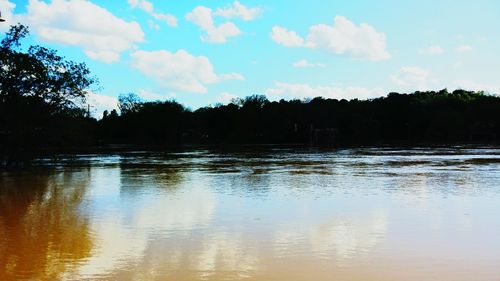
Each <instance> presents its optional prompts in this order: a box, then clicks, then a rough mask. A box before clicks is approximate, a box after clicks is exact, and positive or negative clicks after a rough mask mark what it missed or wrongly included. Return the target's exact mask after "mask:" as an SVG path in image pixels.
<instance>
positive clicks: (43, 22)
mask: <svg viewBox="0 0 500 281" xmlns="http://www.w3.org/2000/svg"><path fill="white" fill-rule="evenodd" d="M21 18H22V22H24V23H26V24H27V25H29V26H31V28H32V29H33V30H34V31H35V32H36V34H37V35H38V37H39V38H40V40H42V41H45V42H52V43H58V44H64V45H71V46H79V47H81V48H82V49H83V51H84V52H85V54H86V55H87V56H89V57H90V58H92V59H95V60H100V61H103V62H106V63H111V62H115V61H117V60H119V57H120V53H121V52H123V51H126V50H129V49H132V48H133V47H134V44H135V43H139V42H143V41H144V32H143V31H142V29H141V27H140V26H139V24H138V23H137V22H126V21H124V20H122V19H120V18H118V17H116V16H115V15H113V14H112V13H111V12H109V11H108V10H106V9H104V8H102V7H100V6H97V5H95V4H93V3H91V2H89V1H84V0H73V1H64V0H53V1H52V2H51V3H50V4H49V3H45V2H43V1H38V0H30V1H29V4H28V7H27V14H25V15H22V16H21Z"/></svg>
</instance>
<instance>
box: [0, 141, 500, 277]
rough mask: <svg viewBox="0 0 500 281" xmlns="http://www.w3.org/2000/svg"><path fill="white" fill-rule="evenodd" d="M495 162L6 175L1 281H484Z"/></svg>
mask: <svg viewBox="0 0 500 281" xmlns="http://www.w3.org/2000/svg"><path fill="white" fill-rule="evenodd" d="M477 159H480V160H477ZM486 159H488V160H486ZM498 159H500V153H497V151H496V150H492V149H487V150H467V149H462V150H460V151H459V152H458V153H457V152H455V153H453V151H452V150H449V149H444V150H437V151H436V150H435V151H426V150H418V149H417V150H397V149H387V150H377V149H360V150H343V151H321V153H318V152H317V151H310V150H298V151H297V150H277V151H276V150H273V149H269V150H265V151H263V152H261V153H258V152H257V153H256V152H250V151H242V152H238V151H234V152H231V153H227V152H219V151H211V150H198V151H194V152H193V153H190V152H186V153H179V152H177V153H154V154H150V153H129V154H123V155H114V156H109V157H103V156H95V155H90V156H82V157H80V158H76V159H72V160H71V162H70V160H68V162H67V163H66V164H64V165H62V166H60V167H58V168H56V169H50V170H44V171H40V172H36V173H35V172H30V173H24V174H19V173H17V174H9V173H4V174H2V177H1V178H0V203H1V204H0V280H16V279H34V280H57V279H74V280H80V279H90V280H177V281H178V280H326V279H331V276H336V277H338V278H340V279H345V280H367V279H370V280H371V279H373V278H375V279H380V280H430V279H436V278H437V277H440V278H442V279H446V280H475V279H481V280H494V278H496V277H497V276H499V275H500V270H499V269H498V268H497V265H498V264H499V263H500V254H498V253H500V242H499V241H498V239H497V237H500V227H499V226H498V223H496V222H497V218H496V216H495V215H494V214H496V213H498V211H500V207H499V205H498V200H499V199H500V188H499V187H498V182H499V180H500V175H499V174H498V173H491V171H495V170H496V171H497V170H498V168H500V161H498ZM438 248H439V249H440V250H439V253H438V252H436V249H438ZM436 261H437V262H436ZM470 261H474V262H470ZM402 268H403V269H404V271H401V269H402ZM471 273H474V274H471ZM467 276H469V277H470V276H472V277H473V278H467Z"/></svg>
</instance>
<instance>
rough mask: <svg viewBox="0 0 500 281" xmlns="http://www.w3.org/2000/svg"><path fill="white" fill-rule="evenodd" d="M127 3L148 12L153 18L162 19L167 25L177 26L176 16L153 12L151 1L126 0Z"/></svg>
mask: <svg viewBox="0 0 500 281" xmlns="http://www.w3.org/2000/svg"><path fill="white" fill-rule="evenodd" d="M128 4H129V5H130V7H132V8H138V9H141V10H143V11H145V12H146V13H148V14H150V15H151V16H152V17H153V18H154V19H157V20H160V21H163V22H165V23H166V24H167V25H169V26H172V27H176V26H177V18H176V17H175V16H174V15H171V14H163V13H158V12H155V8H154V5H153V3H151V2H149V1H147V0H128Z"/></svg>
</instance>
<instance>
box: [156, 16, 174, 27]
mask: <svg viewBox="0 0 500 281" xmlns="http://www.w3.org/2000/svg"><path fill="white" fill-rule="evenodd" d="M152 16H153V17H154V18H155V19H157V20H160V21H164V22H165V23H166V24H167V25H169V26H173V27H175V26H177V25H178V23H177V18H176V17H175V16H174V15H171V14H162V13H153V14H152Z"/></svg>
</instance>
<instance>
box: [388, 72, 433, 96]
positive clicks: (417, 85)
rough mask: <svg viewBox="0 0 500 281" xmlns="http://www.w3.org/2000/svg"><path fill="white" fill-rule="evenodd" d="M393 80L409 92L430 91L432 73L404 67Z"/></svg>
mask: <svg viewBox="0 0 500 281" xmlns="http://www.w3.org/2000/svg"><path fill="white" fill-rule="evenodd" d="M391 80H392V81H393V82H394V83H395V84H397V85H399V86H402V87H405V88H407V89H409V90H412V91H414V90H428V87H429V82H430V72H429V71H428V70H426V69H423V68H420V67H414V66H405V67H402V68H401V69H400V70H399V71H398V73H396V74H395V75H392V76H391Z"/></svg>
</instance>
